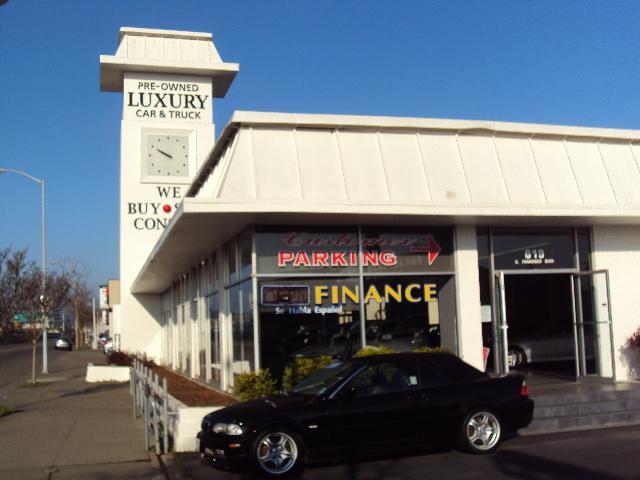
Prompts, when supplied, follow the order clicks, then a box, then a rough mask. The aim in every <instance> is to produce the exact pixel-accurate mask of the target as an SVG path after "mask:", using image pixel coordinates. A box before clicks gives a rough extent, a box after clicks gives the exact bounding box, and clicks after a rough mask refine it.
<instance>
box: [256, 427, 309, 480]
mask: <svg viewBox="0 0 640 480" xmlns="http://www.w3.org/2000/svg"><path fill="white" fill-rule="evenodd" d="M303 449H304V447H303V444H302V439H301V438H300V437H299V436H298V435H297V434H296V433H294V432H292V431H290V430H288V429H285V428H275V429H272V430H267V431H264V432H262V433H260V434H259V435H257V436H256V439H255V440H254V442H253V445H252V449H251V453H252V456H253V460H254V464H255V466H256V468H257V470H258V471H260V473H262V474H263V475H267V476H268V477H272V478H281V477H284V476H287V475H290V474H291V473H293V472H294V471H296V470H297V469H298V468H299V467H300V466H301V464H302V457H303Z"/></svg>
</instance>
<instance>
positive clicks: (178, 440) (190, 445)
mask: <svg viewBox="0 0 640 480" xmlns="http://www.w3.org/2000/svg"><path fill="white" fill-rule="evenodd" d="M173 402H175V403H174V404H173V405H172V403H173ZM169 405H170V406H172V407H174V408H172V410H174V411H177V412H178V414H177V415H176V416H175V417H174V421H175V424H174V425H173V449H174V450H175V451H176V452H195V451H196V435H197V433H198V432H199V431H200V424H201V423H202V417H204V416H205V415H207V414H208V413H211V412H214V411H216V410H220V409H221V408H223V407H220V406H212V407H187V406H186V405H185V404H184V403H182V402H180V401H179V400H177V399H175V398H174V397H172V396H171V395H169Z"/></svg>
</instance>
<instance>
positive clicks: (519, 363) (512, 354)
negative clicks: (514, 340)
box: [507, 345, 527, 369]
mask: <svg viewBox="0 0 640 480" xmlns="http://www.w3.org/2000/svg"><path fill="white" fill-rule="evenodd" d="M507 357H508V358H513V362H509V368H515V369H519V368H522V367H524V366H525V365H526V364H527V354H526V353H524V350H523V349H522V348H520V347H518V346H516V345H512V346H510V347H509V350H508V351H507Z"/></svg>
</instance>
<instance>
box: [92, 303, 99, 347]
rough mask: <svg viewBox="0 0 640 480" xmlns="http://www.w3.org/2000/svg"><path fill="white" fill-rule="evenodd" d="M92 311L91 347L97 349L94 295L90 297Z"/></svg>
mask: <svg viewBox="0 0 640 480" xmlns="http://www.w3.org/2000/svg"><path fill="white" fill-rule="evenodd" d="M91 303H92V309H91V310H92V311H93V340H92V341H91V348H92V349H94V350H97V348H98V326H97V325H96V297H95V295H94V296H92V297H91Z"/></svg>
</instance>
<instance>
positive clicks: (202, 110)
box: [123, 73, 211, 122]
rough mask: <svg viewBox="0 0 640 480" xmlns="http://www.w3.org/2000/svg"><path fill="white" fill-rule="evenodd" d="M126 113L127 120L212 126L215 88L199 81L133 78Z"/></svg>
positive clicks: (128, 81) (129, 82) (126, 92)
mask: <svg viewBox="0 0 640 480" xmlns="http://www.w3.org/2000/svg"><path fill="white" fill-rule="evenodd" d="M191 78H193V80H191ZM123 113H124V117H125V119H136V120H143V119H144V120H160V121H171V122H175V121H187V122H210V121H211V85H210V84H208V83H206V82H203V81H202V79H199V78H198V77H184V76H180V77H176V76H171V75H164V76H162V78H158V77H157V76H150V75H148V74H142V73H138V74H135V75H130V76H129V77H128V78H126V79H125V89H124V110H123Z"/></svg>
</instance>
